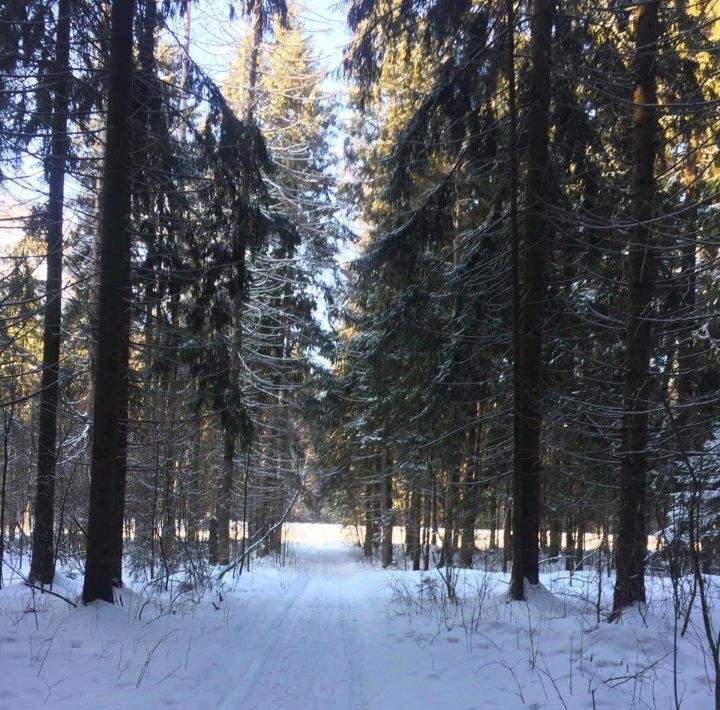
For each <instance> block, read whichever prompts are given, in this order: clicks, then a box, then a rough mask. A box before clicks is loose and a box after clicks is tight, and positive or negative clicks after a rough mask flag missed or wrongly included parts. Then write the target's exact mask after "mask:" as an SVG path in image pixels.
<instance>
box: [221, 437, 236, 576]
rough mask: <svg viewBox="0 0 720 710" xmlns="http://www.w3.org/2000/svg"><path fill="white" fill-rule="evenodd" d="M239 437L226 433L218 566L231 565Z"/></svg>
mask: <svg viewBox="0 0 720 710" xmlns="http://www.w3.org/2000/svg"><path fill="white" fill-rule="evenodd" d="M236 440H237V435H236V434H235V433H234V432H232V431H227V432H225V441H224V448H223V480H222V487H221V492H220V497H219V500H218V505H217V512H216V516H217V524H218V564H221V565H228V564H230V512H231V510H232V507H233V506H232V500H233V479H234V477H235V475H234V474H235V461H234V459H235V442H236Z"/></svg>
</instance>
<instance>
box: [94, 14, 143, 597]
mask: <svg viewBox="0 0 720 710" xmlns="http://www.w3.org/2000/svg"><path fill="white" fill-rule="evenodd" d="M132 28H133V1H132V0H113V3H112V10H111V31H110V80H109V90H108V114H107V139H106V143H105V164H104V171H103V194H102V215H101V226H100V229H101V253H100V292H99V303H98V346H97V363H96V371H95V372H96V374H95V383H96V385H95V389H96V401H95V409H94V426H93V447H92V461H91V481H90V509H89V520H88V530H87V533H88V540H87V558H86V565H85V582H84V585H83V602H84V603H86V604H87V603H89V602H92V601H95V600H97V599H102V600H104V601H107V602H110V603H112V602H113V576H114V567H115V556H116V549H115V548H116V540H117V534H116V528H117V511H118V506H119V502H118V501H117V497H118V495H119V493H120V491H123V490H124V480H122V478H124V473H125V467H124V465H123V464H122V461H123V459H124V457H125V455H126V450H125V448H124V447H123V441H124V438H125V437H124V435H123V429H124V427H125V421H124V420H125V419H126V411H127V406H126V404H127V388H128V355H129V332H128V324H129V310H130V305H131V296H132V294H131V286H130V243H131V238H130V126H129V122H130V110H131V100H130V99H131V77H132V71H133V65H132V46H133V37H132ZM121 534H122V530H121Z"/></svg>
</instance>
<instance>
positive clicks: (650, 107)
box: [613, 0, 658, 612]
mask: <svg viewBox="0 0 720 710" xmlns="http://www.w3.org/2000/svg"><path fill="white" fill-rule="evenodd" d="M657 43H658V2H657V0H649V1H648V2H644V3H641V4H640V5H638V6H637V9H636V18H635V68H634V74H635V77H634V86H633V94H632V102H633V119H632V121H633V132H632V142H633V178H632V192H633V197H632V206H631V210H632V212H631V216H632V226H631V228H630V235H629V243H628V284H627V315H626V326H625V392H624V402H623V421H622V453H621V457H620V480H619V488H620V501H619V515H618V529H617V538H616V541H615V561H616V567H617V575H616V577H615V594H614V598H613V610H614V612H619V611H620V610H621V609H623V608H624V607H626V606H628V605H630V604H632V603H634V602H644V601H645V553H646V551H647V533H646V531H645V492H646V477H647V467H648V466H647V457H648V456H647V445H648V400H649V392H650V386H651V378H650V338H651V318H650V316H651V313H650V310H651V308H652V295H653V285H654V280H655V263H654V261H655V259H654V255H653V250H652V244H651V238H652V229H651V226H650V220H651V219H652V216H653V203H654V197H655V158H656V153H657V119H656V109H655V102H656V91H655V60H656V55H657Z"/></svg>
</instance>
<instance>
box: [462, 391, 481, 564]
mask: <svg viewBox="0 0 720 710" xmlns="http://www.w3.org/2000/svg"><path fill="white" fill-rule="evenodd" d="M475 406H476V409H475V411H474V412H473V414H474V416H475V419H476V424H475V426H474V427H473V432H472V434H470V435H469V436H472V447H471V453H470V457H469V461H468V462H467V466H466V468H465V476H464V480H463V499H462V545H461V547H460V564H461V565H462V566H463V567H468V568H471V567H472V565H473V557H474V555H475V521H476V519H477V513H478V503H479V499H480V483H479V480H480V456H481V452H480V449H481V443H482V442H481V437H482V431H481V427H480V423H479V422H480V421H481V418H482V414H483V409H482V403H481V402H478V403H477V404H476V405H475Z"/></svg>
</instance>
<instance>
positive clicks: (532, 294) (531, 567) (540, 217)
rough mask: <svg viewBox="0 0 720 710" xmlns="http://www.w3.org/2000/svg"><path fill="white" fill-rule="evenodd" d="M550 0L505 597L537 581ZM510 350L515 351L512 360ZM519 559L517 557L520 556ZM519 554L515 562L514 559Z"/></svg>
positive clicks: (530, 155)
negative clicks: (511, 552) (511, 546)
mask: <svg viewBox="0 0 720 710" xmlns="http://www.w3.org/2000/svg"><path fill="white" fill-rule="evenodd" d="M554 16H555V0H534V2H533V12H532V23H531V40H530V55H531V62H532V68H531V77H530V81H531V87H530V92H531V93H530V107H529V109H528V116H527V143H528V148H527V188H526V206H525V239H524V245H523V247H524V248H523V283H522V289H521V298H520V314H519V315H520V333H519V335H520V342H519V362H517V363H516V367H515V385H514V386H515V408H516V411H515V425H514V432H513V443H514V453H515V463H514V471H513V475H514V477H515V478H516V484H515V488H514V496H513V505H517V506H518V508H519V510H518V511H516V513H515V514H514V516H513V535H514V536H515V544H514V553H515V554H514V557H513V569H512V575H513V576H512V581H511V595H512V597H513V599H522V598H523V597H524V591H523V578H524V579H527V581H528V582H529V583H530V584H537V583H538V582H539V567H538V561H539V533H540V473H541V468H542V457H541V442H540V437H541V430H542V413H543V412H542V408H543V362H542V341H543V328H544V320H545V299H546V285H545V261H546V251H547V245H546V242H547V224H546V218H545V210H546V205H547V202H548V199H549V197H548V185H547V183H548V179H547V164H548V132H549V125H550V121H549V114H550V94H551V80H550V60H551V49H552V28H553V21H554ZM517 356H518V353H516V357H517ZM520 557H521V558H520ZM519 558H520V559H519Z"/></svg>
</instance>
